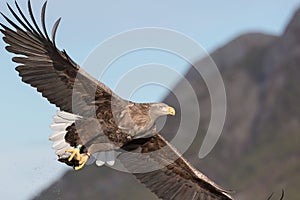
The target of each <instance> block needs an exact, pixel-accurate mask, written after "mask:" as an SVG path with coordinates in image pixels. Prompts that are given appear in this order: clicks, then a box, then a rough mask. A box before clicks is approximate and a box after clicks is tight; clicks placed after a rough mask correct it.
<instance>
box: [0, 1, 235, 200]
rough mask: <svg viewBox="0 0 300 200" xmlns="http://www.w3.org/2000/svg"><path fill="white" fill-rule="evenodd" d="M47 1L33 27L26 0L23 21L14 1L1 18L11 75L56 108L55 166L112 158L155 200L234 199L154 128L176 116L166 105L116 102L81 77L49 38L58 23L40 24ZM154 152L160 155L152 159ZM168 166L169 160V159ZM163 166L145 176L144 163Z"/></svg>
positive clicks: (79, 166) (108, 92) (52, 137)
mask: <svg viewBox="0 0 300 200" xmlns="http://www.w3.org/2000/svg"><path fill="white" fill-rule="evenodd" d="M46 5H47V2H45V3H44V4H43V7H42V10H41V26H39V25H38V23H37V21H36V19H35V17H34V15H33V11H32V7H31V2H30V0H28V13H29V17H26V16H25V14H24V12H23V11H22V9H21V8H20V7H19V5H18V3H17V2H15V7H16V9H13V8H12V7H11V6H10V5H9V4H7V6H8V9H9V10H10V12H11V14H12V16H13V18H14V20H12V19H10V18H9V17H7V16H6V15H4V14H3V13H1V15H2V16H3V18H4V19H5V20H6V22H7V23H8V26H6V25H5V24H2V23H0V25H1V27H2V28H1V29H0V30H1V32H2V34H3V35H4V37H3V40H4V42H5V43H7V46H6V47H5V48H6V50H7V51H8V52H11V53H14V54H16V55H17V56H15V57H13V58H12V61H13V62H15V63H17V64H18V66H17V67H16V71H17V72H18V73H19V76H20V77H21V78H22V81H23V82H25V83H27V84H29V85H31V86H32V87H34V88H36V89H37V91H38V92H40V93H41V94H42V96H43V97H45V98H46V99H47V100H48V101H49V102H50V103H52V104H54V105H56V106H57V107H58V108H59V110H58V112H57V115H56V116H54V124H52V125H51V128H52V129H53V130H54V133H53V134H51V135H50V137H49V139H50V140H52V141H53V146H52V147H53V148H54V149H55V153H56V154H57V156H58V160H59V161H60V162H63V163H66V164H67V165H69V166H72V167H73V168H74V169H75V170H80V169H82V168H83V167H84V166H85V165H86V164H88V163H89V162H92V161H93V160H94V161H95V160H96V164H97V165H99V166H101V165H103V163H105V162H107V163H108V164H110V165H113V164H114V162H115V161H114V160H113V159H112V157H113V156H111V154H112V152H115V151H122V152H134V153H132V154H126V153H123V154H120V155H119V157H118V158H119V160H120V161H121V162H122V163H123V165H124V167H125V168H127V169H128V170H129V171H131V172H132V173H133V174H134V175H135V176H136V178H137V179H138V180H139V181H140V182H141V183H142V184H144V185H145V186H146V187H147V188H149V189H150V190H151V191H152V192H153V193H155V194H156V195H157V196H158V197H159V198H161V199H191V200H200V199H201V200H204V199H219V200H221V199H222V200H229V199H233V198H232V197H231V196H230V194H229V193H230V192H229V191H226V190H224V189H222V188H221V187H220V186H218V185H217V184H216V183H214V182H213V181H212V180H210V179H209V178H208V177H206V176H205V175H204V174H202V173H201V172H199V171H198V170H196V169H195V168H194V167H193V166H191V165H190V164H189V163H188V162H187V161H186V160H185V159H184V158H183V157H182V156H181V155H180V154H179V153H178V152H177V151H176V149H175V148H174V147H172V146H171V145H170V144H169V143H168V142H167V141H166V140H165V139H164V138H163V137H162V136H161V135H160V134H159V133H158V132H157V130H156V120H157V119H158V118H159V117H161V116H165V115H175V109H174V108H172V107H171V106H169V105H167V104H165V103H136V102H132V101H129V100H125V99H122V98H121V97H119V96H118V95H116V94H115V93H114V92H113V91H112V90H111V89H109V88H108V87H107V86H106V85H104V84H103V83H101V82H100V81H98V80H97V79H95V78H93V77H92V76H91V75H89V74H88V73H86V72H85V71H84V70H83V69H82V68H80V66H79V65H78V64H76V63H75V62H74V61H73V60H72V59H71V58H70V56H69V55H68V54H67V53H66V51H65V50H63V51H61V50H59V49H58V48H57V46H56V42H55V37H56V32H57V28H58V26H59V23H60V20H61V18H59V19H58V20H57V21H56V22H55V23H54V25H53V29H52V34H51V37H50V36H49V35H48V31H47V29H46V23H45V13H46ZM153 152H158V153H156V154H153ZM171 158H172V159H173V158H174V159H173V160H172V159H171ZM150 164H151V165H157V166H161V167H158V168H156V169H153V170H151V171H143V169H145V168H147V167H148V165H150ZM141 171H142V172H141Z"/></svg>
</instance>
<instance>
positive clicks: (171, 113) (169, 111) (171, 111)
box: [168, 106, 176, 115]
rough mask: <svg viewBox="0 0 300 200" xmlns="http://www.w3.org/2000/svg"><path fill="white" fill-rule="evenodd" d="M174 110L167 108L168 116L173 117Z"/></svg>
mask: <svg viewBox="0 0 300 200" xmlns="http://www.w3.org/2000/svg"><path fill="white" fill-rule="evenodd" d="M175 113H176V112H175V109H174V108H172V107H170V106H169V107H168V115H175Z"/></svg>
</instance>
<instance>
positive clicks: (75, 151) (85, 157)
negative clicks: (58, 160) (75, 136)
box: [66, 145, 90, 170]
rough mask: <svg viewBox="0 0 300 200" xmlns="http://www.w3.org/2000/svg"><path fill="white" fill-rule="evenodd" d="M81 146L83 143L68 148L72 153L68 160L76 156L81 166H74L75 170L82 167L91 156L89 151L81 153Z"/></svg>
mask: <svg viewBox="0 0 300 200" xmlns="http://www.w3.org/2000/svg"><path fill="white" fill-rule="evenodd" d="M81 147H82V145H78V146H77V147H76V148H72V149H68V150H66V152H68V153H71V155H70V157H69V158H68V161H69V162H71V161H72V159H73V158H75V159H76V160H77V161H78V163H79V166H76V167H74V169H75V170H79V169H82V168H83V166H84V165H85V163H86V162H87V161H88V159H89V158H90V154H89V153H85V154H80V148H81Z"/></svg>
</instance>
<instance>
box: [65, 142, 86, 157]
mask: <svg viewBox="0 0 300 200" xmlns="http://www.w3.org/2000/svg"><path fill="white" fill-rule="evenodd" d="M81 147H82V145H78V146H77V147H76V148H72V149H68V150H66V152H68V153H72V154H71V156H70V157H69V159H68V161H71V160H72V159H73V158H74V157H75V159H76V160H80V157H81V155H80V148H81Z"/></svg>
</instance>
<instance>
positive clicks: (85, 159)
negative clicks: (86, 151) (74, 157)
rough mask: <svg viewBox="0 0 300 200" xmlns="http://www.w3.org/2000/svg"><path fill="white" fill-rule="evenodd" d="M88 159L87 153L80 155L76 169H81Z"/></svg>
mask: <svg viewBox="0 0 300 200" xmlns="http://www.w3.org/2000/svg"><path fill="white" fill-rule="evenodd" d="M88 159H89V156H87V155H80V159H79V166H76V167H75V168H74V169H75V170H79V169H81V168H83V166H84V165H85V163H86V162H87V161H88Z"/></svg>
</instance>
